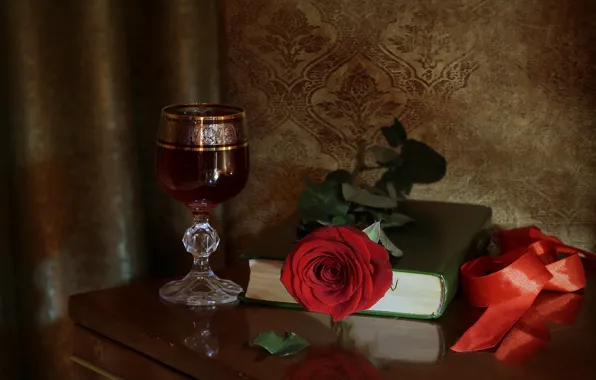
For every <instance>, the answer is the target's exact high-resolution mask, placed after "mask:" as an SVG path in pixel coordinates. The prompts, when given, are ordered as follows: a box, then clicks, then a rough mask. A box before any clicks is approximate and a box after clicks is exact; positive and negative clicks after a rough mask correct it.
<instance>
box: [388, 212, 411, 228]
mask: <svg viewBox="0 0 596 380" xmlns="http://www.w3.org/2000/svg"><path fill="white" fill-rule="evenodd" d="M412 221H414V219H412V218H410V217H409V216H407V215H404V214H400V213H397V212H394V213H392V214H391V215H389V216H388V217H386V218H384V219H383V227H384V228H392V227H400V226H403V225H404V224H408V223H410V222H412Z"/></svg>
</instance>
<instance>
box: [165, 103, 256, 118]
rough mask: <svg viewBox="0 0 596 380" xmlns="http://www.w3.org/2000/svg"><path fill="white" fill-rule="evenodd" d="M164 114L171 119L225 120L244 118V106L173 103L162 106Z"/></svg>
mask: <svg viewBox="0 0 596 380" xmlns="http://www.w3.org/2000/svg"><path fill="white" fill-rule="evenodd" d="M162 114H163V115H164V117H165V118H166V119H169V120H188V121H193V120H196V121H205V120H208V121H223V120H234V119H243V118H244V117H245V116H246V115H245V111H244V108H241V107H237V106H232V105H228V104H219V103H184V104H172V105H169V106H166V107H164V108H162Z"/></svg>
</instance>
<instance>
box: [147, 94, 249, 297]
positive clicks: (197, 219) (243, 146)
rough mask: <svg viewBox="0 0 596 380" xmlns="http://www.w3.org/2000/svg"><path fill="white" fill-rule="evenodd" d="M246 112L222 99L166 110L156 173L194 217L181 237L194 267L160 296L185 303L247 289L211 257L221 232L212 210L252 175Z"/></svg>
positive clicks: (161, 122)
mask: <svg viewBox="0 0 596 380" xmlns="http://www.w3.org/2000/svg"><path fill="white" fill-rule="evenodd" d="M246 130H247V127H246V116H245V112H244V110H243V109H242V108H239V107H234V106H228V105H221V104H208V103H196V104H180V105H172V106H168V107H165V108H164V109H163V110H162V113H161V120H160V124H159V131H158V136H157V148H156V173H157V180H158V183H159V185H160V186H161V188H162V189H163V190H164V191H165V192H166V193H167V194H168V195H169V196H171V197H172V198H174V199H175V200H177V201H179V202H182V203H184V204H185V205H187V206H188V208H189V210H190V211H191V212H192V214H193V216H194V223H193V225H192V226H191V227H190V228H189V229H188V230H187V231H186V233H185V234H184V237H183V239H182V242H183V244H184V246H185V248H186V250H187V251H188V252H189V253H191V254H192V255H193V257H194V261H193V266H192V269H191V271H190V272H189V273H188V274H187V275H186V276H185V277H184V278H182V279H180V280H175V281H171V282H168V283H167V284H165V285H164V286H162V287H161V288H160V291H159V294H160V296H161V298H163V299H165V300H167V301H169V302H173V303H177V304H184V305H192V306H210V305H217V304H223V303H228V302H233V301H235V300H236V299H237V296H238V294H240V293H241V292H242V290H243V289H242V288H241V287H240V286H239V285H237V284H235V283H234V282H232V281H230V280H226V279H221V278H219V277H218V276H216V275H215V274H214V273H213V271H212V270H211V268H210V266H209V256H210V255H211V254H212V253H213V252H215V250H217V247H218V245H219V237H218V235H217V232H216V231H215V229H213V227H212V226H211V225H210V224H209V212H210V211H211V209H213V208H214V207H216V206H217V205H219V204H220V203H222V202H225V201H227V200H230V199H231V198H233V197H234V196H236V195H237V194H238V193H239V192H240V191H242V189H243V188H244V186H245V184H246V182H247V180H248V175H249V154H248V139H247V137H246V136H247V131H246Z"/></svg>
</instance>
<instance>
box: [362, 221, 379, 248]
mask: <svg viewBox="0 0 596 380" xmlns="http://www.w3.org/2000/svg"><path fill="white" fill-rule="evenodd" d="M362 232H364V233H365V234H366V236H368V238H369V239H370V240H372V241H373V242H375V243H378V242H379V235H380V234H381V222H380V221H376V222H374V223H373V224H371V225H370V226H368V227H366V228H365V229H363V230H362Z"/></svg>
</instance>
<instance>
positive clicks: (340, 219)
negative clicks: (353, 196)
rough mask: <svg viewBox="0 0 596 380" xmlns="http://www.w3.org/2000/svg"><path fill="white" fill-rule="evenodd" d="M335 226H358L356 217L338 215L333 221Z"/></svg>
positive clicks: (352, 215)
mask: <svg viewBox="0 0 596 380" xmlns="http://www.w3.org/2000/svg"><path fill="white" fill-rule="evenodd" d="M330 224H332V225H334V226H351V225H354V224H356V216H355V215H354V214H347V215H336V216H334V217H333V218H332V219H331V223H330Z"/></svg>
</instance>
